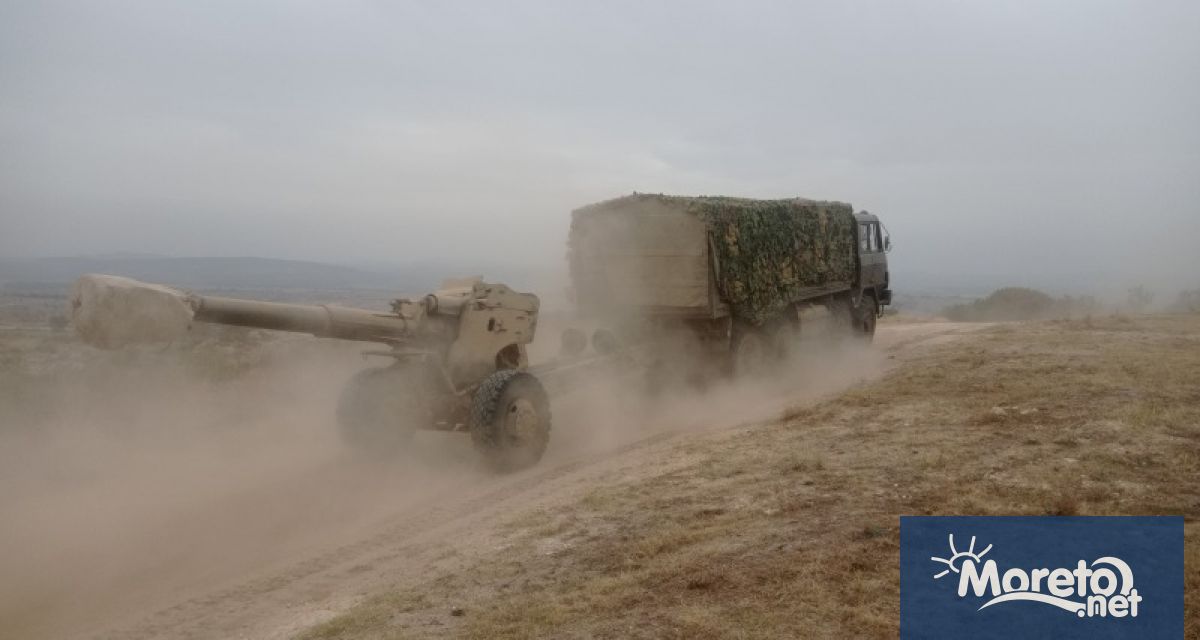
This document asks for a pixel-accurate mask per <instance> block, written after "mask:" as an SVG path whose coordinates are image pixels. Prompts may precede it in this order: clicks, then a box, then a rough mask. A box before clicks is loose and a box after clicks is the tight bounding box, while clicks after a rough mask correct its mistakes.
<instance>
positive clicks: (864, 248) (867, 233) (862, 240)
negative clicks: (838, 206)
mask: <svg viewBox="0 0 1200 640" xmlns="http://www.w3.org/2000/svg"><path fill="white" fill-rule="evenodd" d="M871 236H872V234H871V225H869V224H866V223H863V224H860V225H858V250H859V252H860V253H868V252H870V251H871Z"/></svg>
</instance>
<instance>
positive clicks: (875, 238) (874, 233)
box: [871, 222, 883, 251]
mask: <svg viewBox="0 0 1200 640" xmlns="http://www.w3.org/2000/svg"><path fill="white" fill-rule="evenodd" d="M871 238H872V240H871V241H872V242H874V243H875V250H876V251H883V236H882V235H881V234H880V231H879V223H878V222H873V223H871Z"/></svg>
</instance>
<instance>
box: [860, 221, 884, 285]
mask: <svg viewBox="0 0 1200 640" xmlns="http://www.w3.org/2000/svg"><path fill="white" fill-rule="evenodd" d="M858 262H859V269H860V276H861V282H860V284H861V286H862V288H863V289H869V288H872V287H878V288H883V287H884V286H885V285H886V284H887V255H886V254H885V253H884V251H883V235H882V231H881V230H880V228H879V221H878V220H867V221H860V222H859V223H858Z"/></svg>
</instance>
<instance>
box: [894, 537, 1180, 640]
mask: <svg viewBox="0 0 1200 640" xmlns="http://www.w3.org/2000/svg"><path fill="white" fill-rule="evenodd" d="M900 637H901V638H902V639H903V640H916V639H917V638H1004V639H1006V640H1007V639H1010V638H1087V639H1089V640H1098V639H1101V638H1182V637H1183V517H1182V516H1130V517H1125V516H1121V517H1101V516H1078V517H1074V516H1073V517H1059V516H1041V517H1038V516H1002V517H993V516H901V518H900Z"/></svg>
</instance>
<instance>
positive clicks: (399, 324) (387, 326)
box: [189, 294, 409, 342]
mask: <svg viewBox="0 0 1200 640" xmlns="http://www.w3.org/2000/svg"><path fill="white" fill-rule="evenodd" d="M189 302H190V303H191V306H192V309H193V312H194V313H195V316H194V317H195V319H196V320H197V321H199V322H209V323H214V324H230V325H237V326H242V327H254V328H257V329H273V330H276V331H294V332H298V333H311V334H313V335H315V336H320V337H323V338H340V339H342V340H365V341H371V342H377V341H383V342H387V341H389V340H395V339H397V338H400V337H403V336H405V335H407V334H408V333H409V327H408V326H407V325H408V323H407V322H406V321H405V320H404V318H401V317H400V316H398V315H396V314H394V313H375V312H373V311H368V310H366V309H353V308H350V307H339V306H334V305H305V304H285V303H280V302H261V301H258V300H241V299H237V298H222V297H218V296H200V295H196V294H192V295H190V296H189Z"/></svg>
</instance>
